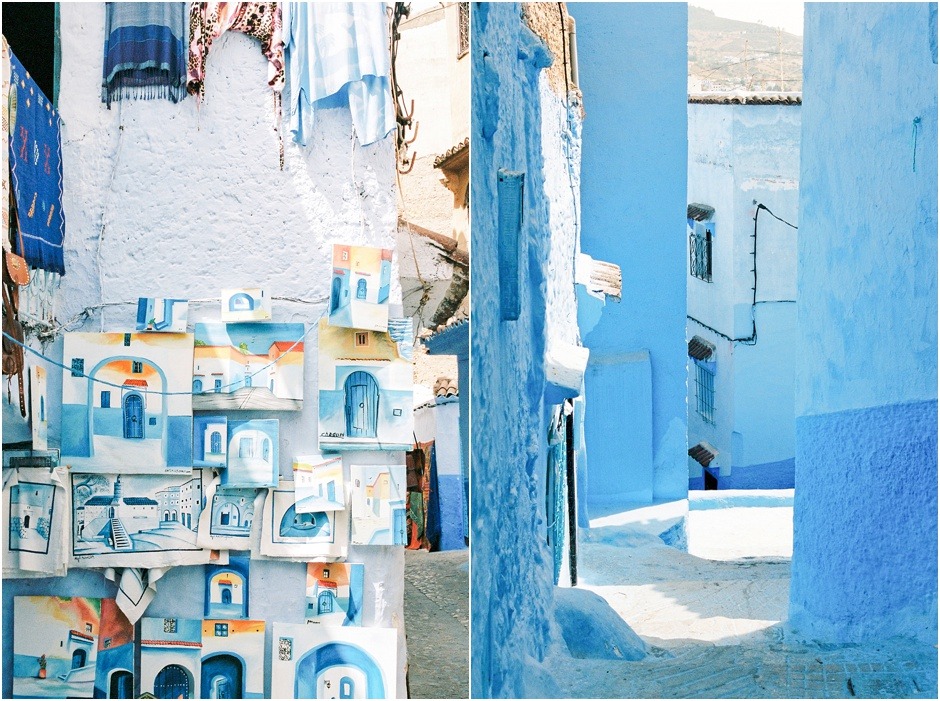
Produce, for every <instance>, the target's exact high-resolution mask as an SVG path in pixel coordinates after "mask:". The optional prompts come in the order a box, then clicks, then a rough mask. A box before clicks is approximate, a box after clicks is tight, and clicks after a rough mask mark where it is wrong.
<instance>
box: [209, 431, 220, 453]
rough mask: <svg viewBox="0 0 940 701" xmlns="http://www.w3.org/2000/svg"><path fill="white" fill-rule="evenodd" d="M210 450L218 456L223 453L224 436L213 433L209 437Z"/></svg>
mask: <svg viewBox="0 0 940 701" xmlns="http://www.w3.org/2000/svg"><path fill="white" fill-rule="evenodd" d="M209 450H210V451H211V452H212V453H215V454H216V455H218V454H219V453H221V452H222V434H221V433H219V432H218V431H213V432H212V435H211V436H209Z"/></svg>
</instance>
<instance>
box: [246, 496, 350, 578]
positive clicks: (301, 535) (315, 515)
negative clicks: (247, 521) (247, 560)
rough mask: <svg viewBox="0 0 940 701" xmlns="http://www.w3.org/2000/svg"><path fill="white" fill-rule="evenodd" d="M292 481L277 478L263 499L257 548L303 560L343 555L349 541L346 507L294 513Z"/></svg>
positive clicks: (316, 559) (266, 552)
mask: <svg viewBox="0 0 940 701" xmlns="http://www.w3.org/2000/svg"><path fill="white" fill-rule="evenodd" d="M296 496H297V493H296V491H295V490H294V483H293V482H292V481H290V480H281V481H279V482H278V486H277V488H276V489H269V490H268V493H267V498H266V499H265V500H264V506H263V510H264V515H263V518H262V520H261V524H260V525H261V538H260V540H259V541H258V548H257V552H258V554H260V555H263V556H267V557H288V558H296V559H303V560H304V561H306V562H311V561H321V562H322V561H323V560H324V559H329V560H333V559H340V558H345V557H346V550H347V548H348V545H349V512H348V511H314V512H310V513H298V511H297V508H296Z"/></svg>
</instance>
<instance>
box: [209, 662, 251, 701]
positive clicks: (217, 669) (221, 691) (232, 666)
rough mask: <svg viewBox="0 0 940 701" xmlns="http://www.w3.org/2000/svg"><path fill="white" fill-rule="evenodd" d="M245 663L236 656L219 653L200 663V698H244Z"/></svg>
mask: <svg viewBox="0 0 940 701" xmlns="http://www.w3.org/2000/svg"><path fill="white" fill-rule="evenodd" d="M244 672H245V663H244V661H243V660H242V659H241V658H239V657H237V656H236V655H233V654H229V653H219V654H216V655H209V656H208V657H206V658H205V659H203V661H202V675H201V676H202V682H201V687H202V688H201V692H202V693H201V694H200V696H201V698H204V699H240V698H243V697H244V694H245V689H244V677H245V673H244Z"/></svg>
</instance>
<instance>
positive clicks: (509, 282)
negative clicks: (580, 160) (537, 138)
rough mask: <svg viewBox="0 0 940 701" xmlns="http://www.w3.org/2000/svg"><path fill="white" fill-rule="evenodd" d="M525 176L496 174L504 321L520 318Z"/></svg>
mask: <svg viewBox="0 0 940 701" xmlns="http://www.w3.org/2000/svg"><path fill="white" fill-rule="evenodd" d="M524 181H525V173H514V172H512V171H509V170H503V169H500V170H499V171H498V172H497V174H496V192H497V200H498V206H499V235H498V238H497V245H498V247H499V311H500V317H501V318H502V319H503V321H514V320H516V319H518V318H519V312H520V299H519V256H520V250H519V243H520V241H519V238H520V234H521V232H522V207H523V185H524Z"/></svg>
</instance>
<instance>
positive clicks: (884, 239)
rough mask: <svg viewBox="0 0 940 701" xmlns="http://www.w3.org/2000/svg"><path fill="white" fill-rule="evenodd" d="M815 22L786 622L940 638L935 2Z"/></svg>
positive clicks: (832, 8) (807, 101) (817, 8)
mask: <svg viewBox="0 0 940 701" xmlns="http://www.w3.org/2000/svg"><path fill="white" fill-rule="evenodd" d="M805 28H806V31H805V35H804V45H805V49H804V57H803V70H804V79H803V91H804V92H803V130H802V153H801V169H800V186H801V190H800V224H801V226H800V239H799V268H798V270H799V273H798V275H799V279H798V287H799V291H800V294H799V321H800V330H799V336H798V338H799V341H798V346H797V367H796V373H797V374H796V382H797V393H796V413H797V419H796V497H795V502H794V544H793V579H792V585H791V591H790V611H791V619H792V623H793V624H794V625H796V626H797V627H798V628H802V629H805V630H809V631H810V632H812V633H813V634H815V635H830V636H832V637H836V638H842V639H856V638H882V639H883V638H884V637H887V636H889V635H892V634H908V635H921V636H923V637H925V638H926V639H928V640H931V641H932V642H933V643H934V644H936V640H937V637H936V636H937V627H936V626H937V355H936V353H937V15H936V5H935V4H930V5H929V4H926V3H924V4H921V3H918V4H910V5H909V4H902V3H890V4H883V5H873V4H862V5H855V4H838V5H836V4H828V3H808V4H807V5H806V14H805ZM915 159H916V160H915Z"/></svg>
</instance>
